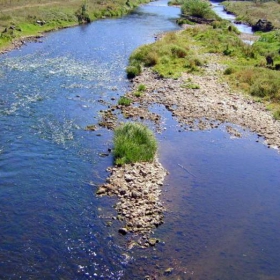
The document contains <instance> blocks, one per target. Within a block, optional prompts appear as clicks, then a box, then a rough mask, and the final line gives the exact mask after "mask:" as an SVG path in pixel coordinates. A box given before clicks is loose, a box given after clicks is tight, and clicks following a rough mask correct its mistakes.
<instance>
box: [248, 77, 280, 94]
mask: <svg viewBox="0 0 280 280" xmlns="http://www.w3.org/2000/svg"><path fill="white" fill-rule="evenodd" d="M278 93H280V90H279V84H278V85H277V84H276V81H273V80H271V79H266V78H264V79H258V80H256V81H255V82H254V83H253V85H252V86H251V88H250V94H251V95H253V96H258V97H267V98H268V99H270V98H272V99H275V98H278Z"/></svg>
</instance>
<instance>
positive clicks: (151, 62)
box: [144, 51, 158, 67]
mask: <svg viewBox="0 0 280 280" xmlns="http://www.w3.org/2000/svg"><path fill="white" fill-rule="evenodd" d="M157 63H158V55H157V53H156V52H153V51H151V52H149V53H148V54H147V55H146V57H145V59H144V65H145V66H146V67H151V66H155V65H156V64H157Z"/></svg>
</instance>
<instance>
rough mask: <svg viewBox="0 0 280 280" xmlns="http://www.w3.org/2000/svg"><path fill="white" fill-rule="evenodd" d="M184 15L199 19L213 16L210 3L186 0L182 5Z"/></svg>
mask: <svg viewBox="0 0 280 280" xmlns="http://www.w3.org/2000/svg"><path fill="white" fill-rule="evenodd" d="M181 9H182V13H183V14H187V15H190V16H194V17H199V18H208V17H209V16H212V15H213V12H212V10H211V7H210V5H209V2H208V1H207V2H206V1H203V0H186V1H184V3H183V5H182V8H181Z"/></svg>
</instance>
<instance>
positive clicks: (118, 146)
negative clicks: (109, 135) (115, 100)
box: [113, 123, 157, 165]
mask: <svg viewBox="0 0 280 280" xmlns="http://www.w3.org/2000/svg"><path fill="white" fill-rule="evenodd" d="M156 151H157V143H156V139H155V137H154V135H153V133H152V131H151V130H149V129H148V128H147V127H146V126H144V125H142V124H140V123H126V124H124V125H122V126H120V127H118V128H116V129H115V134H114V152H113V153H114V157H115V162H116V164H120V165H123V164H125V163H133V162H141V161H152V160H153V159H154V157H155V154H156Z"/></svg>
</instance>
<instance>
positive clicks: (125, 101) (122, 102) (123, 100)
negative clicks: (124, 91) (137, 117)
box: [118, 96, 131, 106]
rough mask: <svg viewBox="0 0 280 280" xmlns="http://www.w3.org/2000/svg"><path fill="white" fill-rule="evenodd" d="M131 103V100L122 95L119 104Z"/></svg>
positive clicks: (126, 104) (127, 104)
mask: <svg viewBox="0 0 280 280" xmlns="http://www.w3.org/2000/svg"><path fill="white" fill-rule="evenodd" d="M130 104H131V100H130V99H129V98H127V97H125V96H121V97H120V99H119V101H118V105H123V106H129V105H130Z"/></svg>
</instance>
